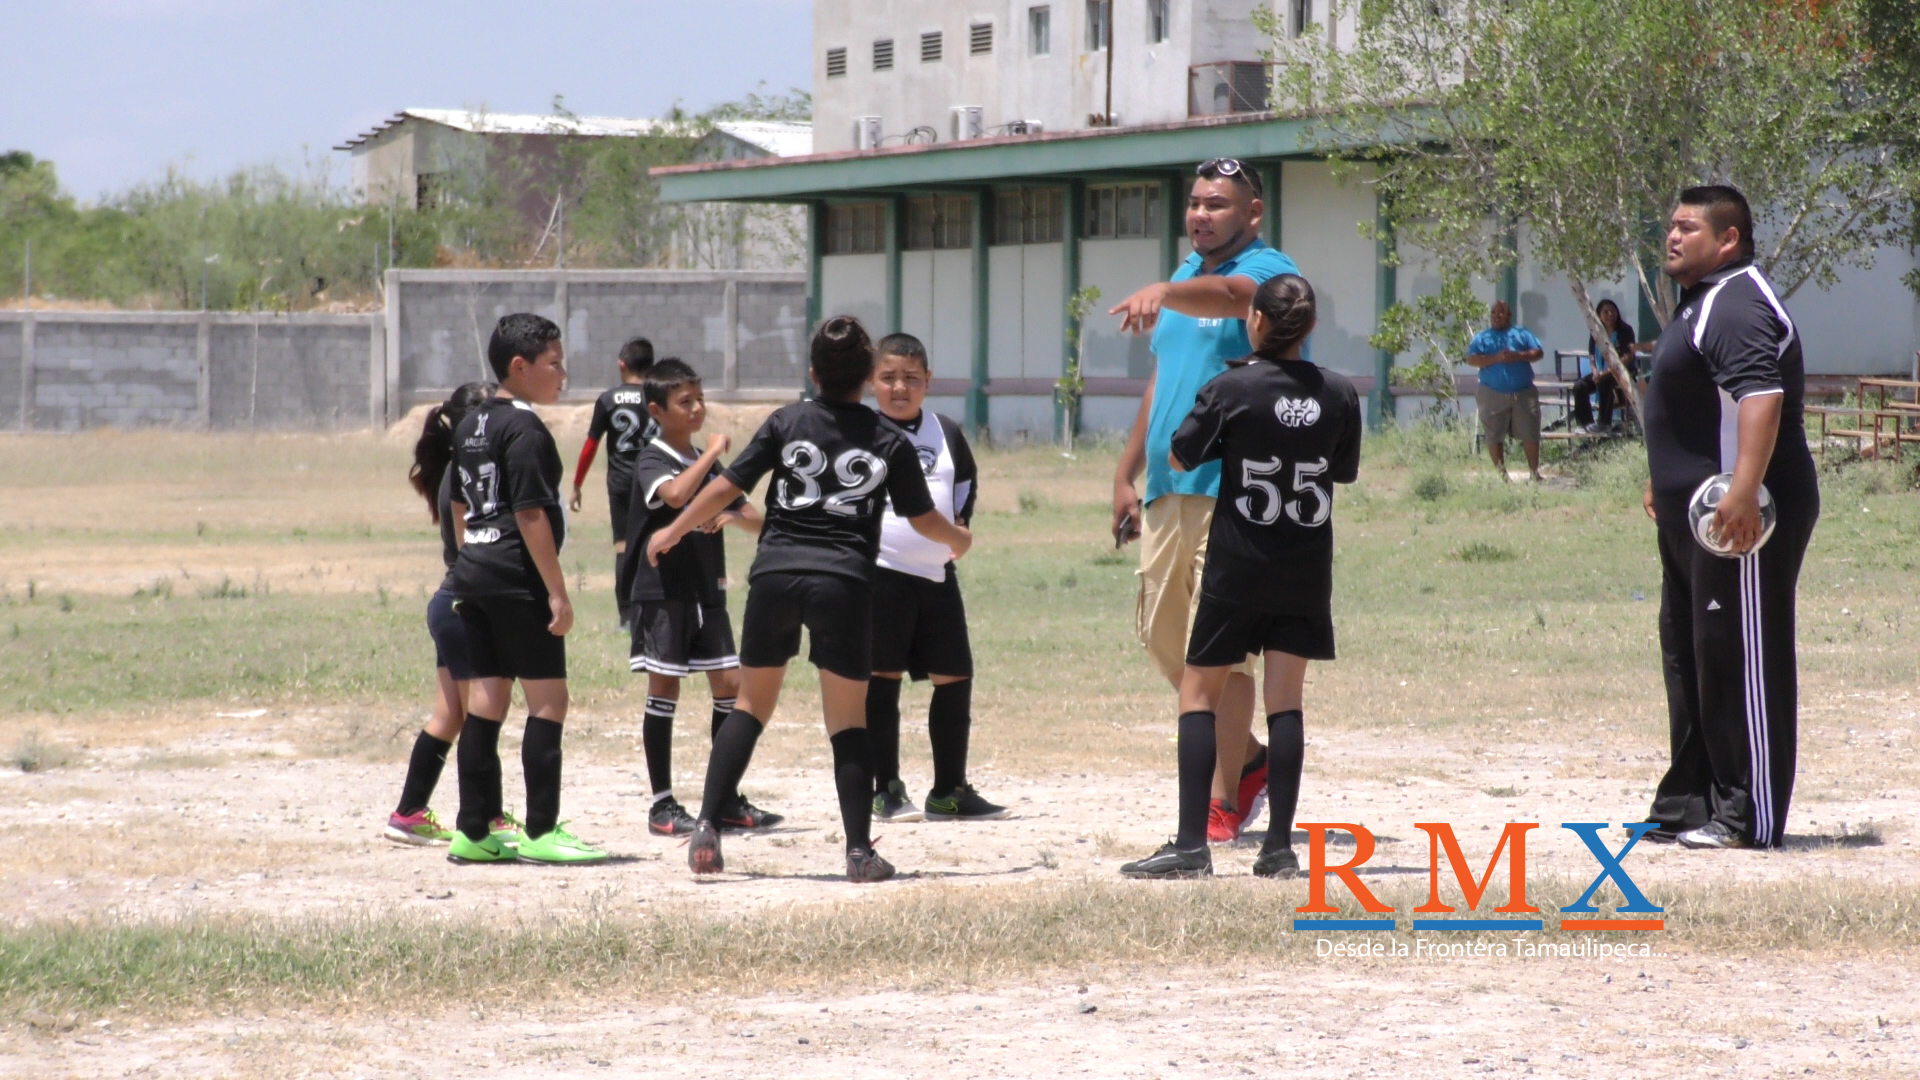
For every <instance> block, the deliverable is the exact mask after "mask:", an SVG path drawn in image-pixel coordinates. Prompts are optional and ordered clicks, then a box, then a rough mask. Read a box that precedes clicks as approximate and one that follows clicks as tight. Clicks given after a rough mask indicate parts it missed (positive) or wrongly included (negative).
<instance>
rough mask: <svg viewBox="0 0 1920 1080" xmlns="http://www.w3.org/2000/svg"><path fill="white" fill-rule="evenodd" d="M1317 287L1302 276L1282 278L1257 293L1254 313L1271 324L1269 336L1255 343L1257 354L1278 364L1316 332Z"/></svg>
mask: <svg viewBox="0 0 1920 1080" xmlns="http://www.w3.org/2000/svg"><path fill="white" fill-rule="evenodd" d="M1314 308H1315V305H1314V300H1313V286H1312V285H1310V284H1308V283H1307V279H1306V278H1303V277H1301V276H1300V275H1299V274H1280V275H1278V276H1276V277H1270V278H1268V279H1267V280H1266V281H1264V282H1261V284H1260V287H1259V288H1258V289H1256V290H1254V294H1253V310H1255V311H1257V312H1259V313H1260V316H1261V317H1262V318H1264V319H1265V320H1266V321H1267V336H1266V337H1265V338H1264V339H1262V340H1260V341H1256V342H1254V343H1253V354H1254V355H1255V356H1258V357H1261V358H1262V359H1266V360H1278V359H1280V358H1281V357H1282V356H1285V355H1286V354H1287V353H1288V352H1289V351H1291V350H1292V349H1293V347H1294V346H1295V345H1298V344H1300V342H1301V341H1303V340H1305V339H1306V336H1307V335H1308V334H1309V333H1312V332H1313V321H1314V318H1315V313H1314Z"/></svg>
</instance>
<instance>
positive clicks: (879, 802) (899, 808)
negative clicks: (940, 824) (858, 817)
mask: <svg viewBox="0 0 1920 1080" xmlns="http://www.w3.org/2000/svg"><path fill="white" fill-rule="evenodd" d="M926 819H927V815H925V814H923V813H921V812H920V808H919V807H917V806H915V805H913V800H912V799H909V798H907V785H905V784H903V783H901V782H900V781H898V780H894V781H891V782H890V783H888V784H887V790H885V791H882V792H880V793H879V794H877V795H875V796H874V797H873V820H875V821H884V822H887V823H889V824H891V823H896V822H906V821H925V820H926Z"/></svg>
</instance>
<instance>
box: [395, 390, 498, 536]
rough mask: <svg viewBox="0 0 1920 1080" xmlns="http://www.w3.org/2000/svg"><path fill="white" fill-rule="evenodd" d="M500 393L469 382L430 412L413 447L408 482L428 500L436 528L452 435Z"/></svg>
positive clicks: (448, 462)
mask: <svg viewBox="0 0 1920 1080" xmlns="http://www.w3.org/2000/svg"><path fill="white" fill-rule="evenodd" d="M497 389H499V386H498V384H496V383H480V382H470V383H468V384H466V385H465V386H462V387H461V388H460V389H458V390H455V391H454V392H453V394H452V396H450V397H448V398H447V400H446V401H445V402H443V403H441V404H439V405H435V406H434V407H433V408H432V409H430V410H429V411H428V412H427V422H426V424H425V425H423V426H422V427H421V429H420V440H419V441H418V442H416V443H414V444H413V468H411V469H408V470H407V481H408V482H409V483H411V484H412V485H413V490H415V491H417V492H419V493H420V497H421V498H423V499H425V500H427V515H428V516H429V517H431V518H432V519H433V523H434V524H435V525H438V524H439V523H440V480H441V478H442V477H444V476H445V475H446V474H447V466H448V465H450V464H452V463H453V432H454V430H455V429H456V428H458V427H459V426H460V421H462V420H465V419H466V418H467V414H468V413H470V412H472V411H473V410H474V409H476V408H478V407H479V406H480V405H481V404H483V403H485V401H486V400H487V399H488V398H490V397H492V396H493V392H494V391H495V390H497Z"/></svg>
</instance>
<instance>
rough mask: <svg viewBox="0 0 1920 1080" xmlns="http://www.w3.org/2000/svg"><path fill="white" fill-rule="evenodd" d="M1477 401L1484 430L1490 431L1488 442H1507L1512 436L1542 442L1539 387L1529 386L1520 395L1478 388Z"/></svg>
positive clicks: (1474, 393)
mask: <svg viewBox="0 0 1920 1080" xmlns="http://www.w3.org/2000/svg"><path fill="white" fill-rule="evenodd" d="M1473 403H1474V405H1475V406H1477V407H1478V408H1479V410H1480V430H1482V431H1484V432H1486V433H1487V441H1488V442H1491V443H1499V442H1505V441H1507V437H1508V436H1509V435H1511V436H1512V437H1513V438H1515V439H1518V440H1520V441H1521V442H1523V443H1537V442H1539V441H1540V388H1539V387H1537V386H1529V387H1527V388H1526V389H1525V390H1522V391H1520V392H1519V393H1517V394H1503V393H1501V392H1500V391H1498V390H1489V389H1487V388H1486V387H1484V386H1481V387H1476V388H1475V389H1474V391H1473Z"/></svg>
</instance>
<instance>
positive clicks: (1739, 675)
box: [1648, 496, 1820, 847]
mask: <svg viewBox="0 0 1920 1080" xmlns="http://www.w3.org/2000/svg"><path fill="white" fill-rule="evenodd" d="M1819 514H1820V511H1819V503H1818V501H1817V496H1816V498H1815V500H1813V501H1812V504H1811V506H1808V505H1807V504H1806V503H1805V502H1802V504H1801V506H1800V508H1799V509H1798V512H1796V513H1794V514H1791V515H1789V514H1787V513H1785V512H1783V513H1782V514H1781V516H1780V520H1779V524H1778V525H1777V526H1776V528H1775V529H1774V534H1773V538H1772V539H1771V540H1769V541H1768V542H1767V545H1766V546H1765V547H1763V548H1761V549H1760V550H1759V551H1757V552H1754V553H1751V554H1748V555H1745V556H1743V557H1741V558H1738V559H1727V558H1722V557H1721V556H1718V555H1715V554H1713V553H1712V552H1710V551H1708V550H1707V549H1705V548H1703V547H1701V546H1700V544H1699V543H1698V542H1697V541H1695V540H1694V539H1693V536H1692V534H1690V533H1689V532H1688V531H1687V528H1686V517H1685V515H1684V513H1682V514H1679V515H1674V514H1671V513H1669V514H1667V515H1663V517H1662V520H1661V522H1660V528H1659V536H1660V541H1659V542H1660V568H1661V571H1662V578H1663V580H1662V582H1661V588H1660V593H1661V595H1660V652H1661V654H1662V655H1661V659H1662V666H1663V668H1664V669H1665V675H1666V683H1667V717H1668V723H1669V732H1670V735H1671V738H1672V750H1673V763H1672V765H1671V766H1669V767H1668V769H1667V775H1666V776H1665V777H1663V778H1662V779H1661V781H1660V786H1659V788H1658V789H1657V790H1656V791H1655V793H1654V798H1653V809H1652V810H1651V811H1650V812H1649V814H1648V819H1649V820H1652V821H1657V822H1660V824H1661V825H1662V827H1663V828H1667V829H1672V830H1676V831H1678V830H1683V829H1692V828H1697V827H1699V826H1701V825H1705V824H1706V823H1707V822H1708V821H1709V820H1717V821H1720V822H1723V823H1725V824H1726V825H1728V826H1731V827H1732V828H1733V829H1734V830H1735V831H1737V832H1739V833H1740V834H1741V835H1742V836H1746V837H1748V838H1750V839H1751V840H1752V841H1753V842H1754V843H1755V844H1756V845H1759V846H1761V847H1775V846H1778V845H1779V843H1780V841H1781V839H1782V838H1783V837H1784V836H1785V835H1786V827H1787V804H1788V803H1789V802H1790V801H1791V799H1792V797H1793V773H1794V758H1795V749H1796V742H1797V738H1798V734H1797V733H1798V720H1799V718H1798V714H1799V680H1798V672H1797V669H1796V662H1795V657H1794V638H1793V626H1794V596H1795V588H1796V585H1797V583H1798V581H1799V578H1800V563H1801V560H1802V559H1803V558H1804V557H1805V555H1806V551H1807V541H1808V540H1809V539H1810V538H1811V537H1812V535H1813V525H1814V522H1815V521H1816V520H1817V519H1818V518H1819ZM1669 517H1678V520H1677V521H1669V520H1667V518H1669Z"/></svg>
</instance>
